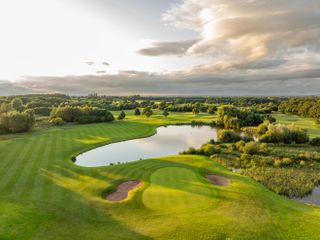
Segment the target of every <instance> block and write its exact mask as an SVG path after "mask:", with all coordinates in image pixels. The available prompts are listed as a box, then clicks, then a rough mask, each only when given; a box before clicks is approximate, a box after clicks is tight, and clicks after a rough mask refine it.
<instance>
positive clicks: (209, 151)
mask: <svg viewBox="0 0 320 240" xmlns="http://www.w3.org/2000/svg"><path fill="white" fill-rule="evenodd" d="M200 153H201V154H204V155H206V156H211V155H213V154H219V153H221V149H220V148H219V147H217V146H215V145H213V144H205V145H203V146H202V147H201V148H200Z"/></svg>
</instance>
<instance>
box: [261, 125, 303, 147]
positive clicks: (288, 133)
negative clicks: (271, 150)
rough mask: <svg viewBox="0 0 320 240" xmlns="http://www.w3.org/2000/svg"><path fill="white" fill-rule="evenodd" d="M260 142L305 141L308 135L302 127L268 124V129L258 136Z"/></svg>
mask: <svg viewBox="0 0 320 240" xmlns="http://www.w3.org/2000/svg"><path fill="white" fill-rule="evenodd" d="M259 140H260V142H267V143H287V144H291V143H297V144H301V143H307V142H309V136H308V134H307V132H306V131H305V130H304V129H301V128H299V127H297V126H294V125H291V126H284V125H272V124H269V125H268V131H267V132H265V134H264V135H262V136H261V137H260V139H259Z"/></svg>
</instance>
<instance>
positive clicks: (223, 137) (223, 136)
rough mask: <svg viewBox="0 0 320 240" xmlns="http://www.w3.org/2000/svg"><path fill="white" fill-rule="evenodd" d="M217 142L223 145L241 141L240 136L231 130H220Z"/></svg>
mask: <svg viewBox="0 0 320 240" xmlns="http://www.w3.org/2000/svg"><path fill="white" fill-rule="evenodd" d="M219 140H220V141H221V142H224V143H235V142H238V141H240V140H241V137H240V134H238V133H236V132H235V131H233V130H220V131H219Z"/></svg>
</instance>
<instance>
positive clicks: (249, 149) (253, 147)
mask: <svg viewBox="0 0 320 240" xmlns="http://www.w3.org/2000/svg"><path fill="white" fill-rule="evenodd" d="M242 152H243V153H245V154H251V155H252V154H257V153H259V144H258V143H256V142H249V143H246V145H245V146H244V147H243V148H242Z"/></svg>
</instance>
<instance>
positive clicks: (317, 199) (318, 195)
mask: <svg viewBox="0 0 320 240" xmlns="http://www.w3.org/2000/svg"><path fill="white" fill-rule="evenodd" d="M295 200H297V201H299V202H304V203H310V204H314V205H320V186H318V187H315V188H314V189H313V191H312V194H310V195H308V196H306V197H303V198H295Z"/></svg>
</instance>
